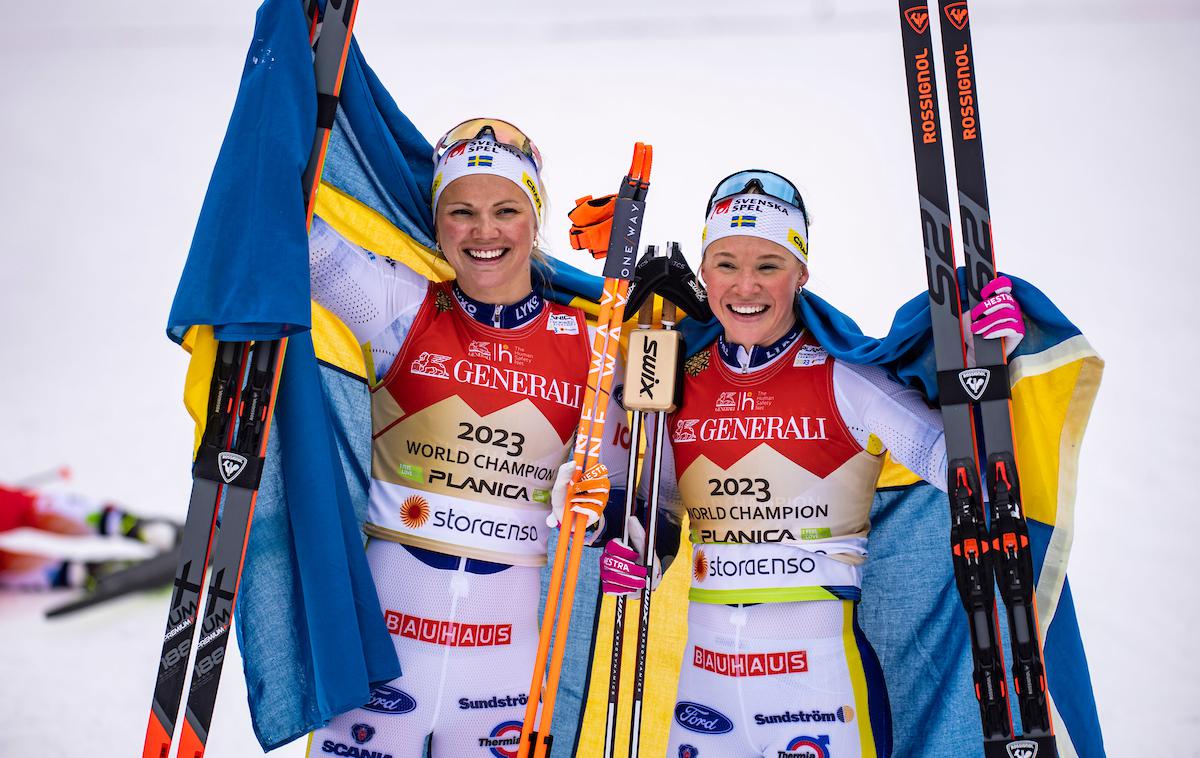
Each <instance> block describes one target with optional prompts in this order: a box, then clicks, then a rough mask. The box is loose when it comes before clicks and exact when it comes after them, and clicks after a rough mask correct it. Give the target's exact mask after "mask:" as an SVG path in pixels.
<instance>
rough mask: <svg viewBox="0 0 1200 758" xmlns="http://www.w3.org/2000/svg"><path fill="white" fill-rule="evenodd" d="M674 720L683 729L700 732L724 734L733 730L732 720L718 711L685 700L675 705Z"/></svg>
mask: <svg viewBox="0 0 1200 758" xmlns="http://www.w3.org/2000/svg"><path fill="white" fill-rule="evenodd" d="M675 720H676V721H678V722H679V725H680V726H682V727H683V728H684V729H687V730H688V731H691V732H699V733H700V734H725V732H730V731H733V722H732V721H730V720H729V719H728V718H726V717H725V715H724V714H723V713H721V712H720V711H715V710H713V709H712V708H709V707H708V706H705V705H700V704H699V703H689V702H687V701H686V700H681V701H679V704H678V705H676V706H675Z"/></svg>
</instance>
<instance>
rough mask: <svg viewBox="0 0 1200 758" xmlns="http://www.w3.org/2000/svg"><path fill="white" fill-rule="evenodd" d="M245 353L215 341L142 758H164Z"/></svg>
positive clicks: (234, 344) (241, 347)
mask: <svg viewBox="0 0 1200 758" xmlns="http://www.w3.org/2000/svg"><path fill="white" fill-rule="evenodd" d="M245 349H246V345H245V343H241V342H221V343H218V346H217V360H216V365H215V366H214V368H213V376H212V383H211V385H210V387H209V393H208V406H209V407H208V420H207V422H206V425H205V427H204V436H203V438H202V439H201V442H200V449H199V451H197V454H196V462H195V465H194V467H193V473H194V477H195V479H194V481H193V482H192V496H191V500H190V501H189V503H188V512H187V520H186V521H185V522H184V525H183V534H182V538H181V541H180V553H179V559H178V561H177V563H176V569H175V589H174V591H173V592H172V593H171V601H170V605H169V607H168V610H167V629H166V633H165V634H164V636H163V646H162V654H161V656H160V657H159V663H158V676H157V680H156V681H155V685H154V699H153V701H152V703H151V705H150V720H149V722H148V724H147V726H146V742H145V745H144V746H143V748H142V755H143V758H167V754H168V753H169V752H170V750H171V737H172V735H173V734H174V732H175V720H176V717H177V716H178V715H179V701H180V699H181V698H182V696H183V684H184V680H185V678H186V677H187V664H188V660H189V657H190V654H191V648H192V638H193V636H194V633H195V625H196V615H197V612H198V610H199V607H200V591H201V588H202V587H203V581H204V568H205V566H206V565H207V564H208V554H209V549H210V547H211V546H212V536H213V530H214V527H215V524H216V517H217V502H218V500H219V499H220V497H221V489H222V485H223V482H222V480H221V476H220V474H219V473H218V472H219V471H220V461H219V458H220V457H221V456H222V455H226V454H228V449H229V445H230V443H231V442H232V441H233V429H234V412H235V410H236V407H237V403H238V398H239V396H240V394H241V387H242V372H243V369H244V368H245Z"/></svg>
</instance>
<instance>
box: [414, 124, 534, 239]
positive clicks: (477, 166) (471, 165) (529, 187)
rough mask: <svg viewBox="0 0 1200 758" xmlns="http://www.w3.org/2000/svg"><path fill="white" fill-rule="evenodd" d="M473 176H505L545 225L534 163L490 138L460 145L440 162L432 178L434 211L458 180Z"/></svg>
mask: <svg viewBox="0 0 1200 758" xmlns="http://www.w3.org/2000/svg"><path fill="white" fill-rule="evenodd" d="M471 174H492V175H494V176H502V177H504V178H505V179H508V180H509V181H510V182H512V183H513V184H515V185H517V186H518V187H520V188H521V190H522V191H523V192H524V193H525V195H526V196H527V197H528V198H529V204H530V205H532V206H533V211H534V214H535V215H536V216H537V219H538V224H539V225H540V224H541V221H542V183H541V180H540V178H539V177H538V172H537V167H536V166H535V165H534V163H533V161H532V160H530V159H529V158H528V157H527V156H526V155H525V154H523V153H522V152H521V151H520V150H517V149H516V148H513V147H509V146H508V145H506V144H504V143H502V142H495V141H494V140H492V139H491V138H488V137H485V138H482V139H476V140H471V141H470V142H461V143H459V144H457V145H455V146H454V147H452V148H450V149H449V150H447V151H446V152H445V153H444V154H443V155H442V157H441V158H440V159H439V160H438V165H437V169H436V170H435V172H434V177H433V209H434V212H436V211H437V204H438V198H439V197H441V195H442V193H443V192H444V191H445V190H446V187H447V186H449V185H450V183H451V182H453V181H454V180H455V179H461V178H463V177H464V176H468V175H471Z"/></svg>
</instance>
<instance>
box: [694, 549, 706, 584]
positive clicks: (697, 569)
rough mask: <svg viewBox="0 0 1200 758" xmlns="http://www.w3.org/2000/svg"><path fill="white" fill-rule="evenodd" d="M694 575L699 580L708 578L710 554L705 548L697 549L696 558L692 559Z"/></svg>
mask: <svg viewBox="0 0 1200 758" xmlns="http://www.w3.org/2000/svg"><path fill="white" fill-rule="evenodd" d="M692 577H693V578H694V579H695V580H696V581H697V582H703V581H704V580H705V579H707V578H708V556H707V555H705V554H704V551H703V550H697V551H696V558H695V560H693V561H692Z"/></svg>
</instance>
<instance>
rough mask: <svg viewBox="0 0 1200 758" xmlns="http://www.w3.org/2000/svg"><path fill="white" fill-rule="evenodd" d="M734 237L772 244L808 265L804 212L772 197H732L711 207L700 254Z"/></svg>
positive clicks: (754, 194)
mask: <svg viewBox="0 0 1200 758" xmlns="http://www.w3.org/2000/svg"><path fill="white" fill-rule="evenodd" d="M733 236H745V237H758V238H759V239H765V240H767V241H769V242H774V243H775V244H777V245H779V246H780V247H783V248H784V249H786V250H787V251H788V252H789V253H791V254H792V255H794V256H796V257H797V258H798V259H800V262H801V263H803V264H804V265H805V266H807V265H808V224H807V223H805V221H804V213H802V212H801V211H800V209H799V208H797V207H796V206H794V205H791V204H789V203H785V202H783V201H782V200H779V199H778V198H775V197H772V196H771V195H760V194H758V193H747V194H741V195H734V196H733V197H727V198H725V199H723V200H720V201H718V202H716V203H714V204H713V207H712V210H711V211H709V214H708V219H707V221H706V222H705V224H704V236H703V238H702V239H703V246H702V248H701V253H703V251H704V250H705V249H707V248H708V246H709V245H711V244H712V243H714V242H716V241H717V240H719V239H723V238H725V237H733Z"/></svg>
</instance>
